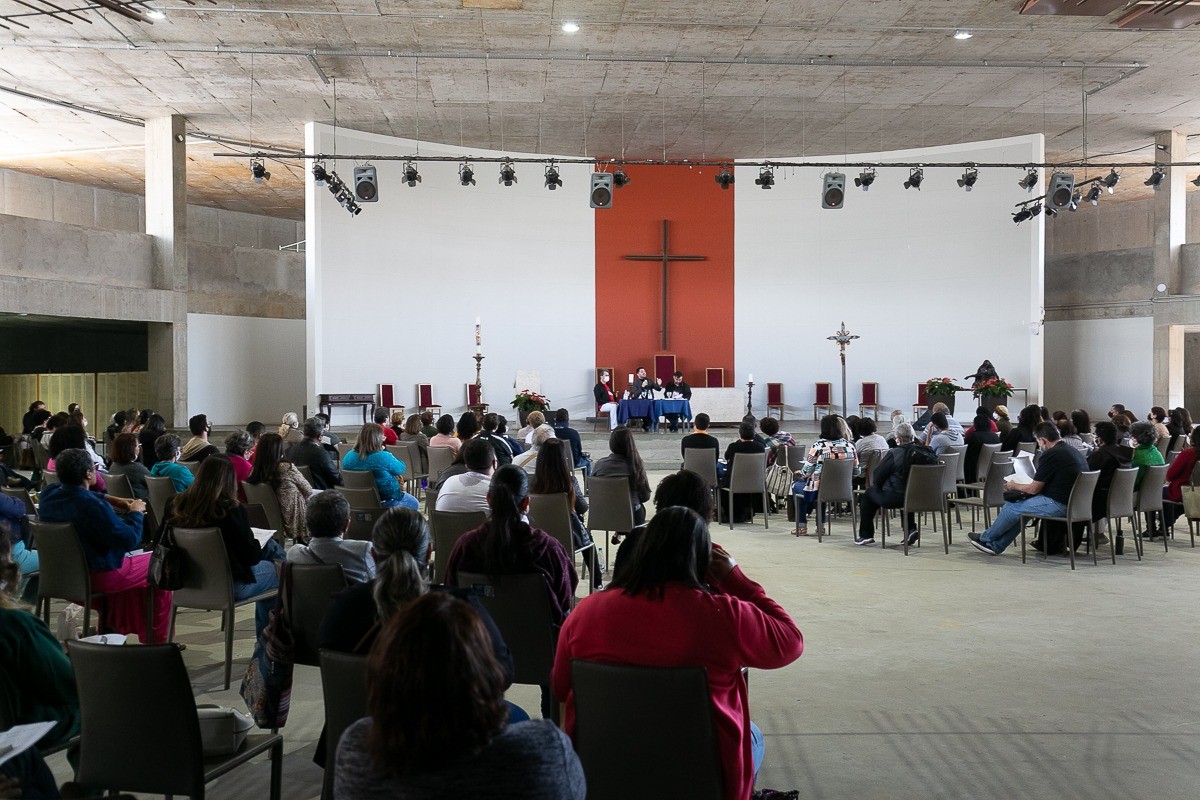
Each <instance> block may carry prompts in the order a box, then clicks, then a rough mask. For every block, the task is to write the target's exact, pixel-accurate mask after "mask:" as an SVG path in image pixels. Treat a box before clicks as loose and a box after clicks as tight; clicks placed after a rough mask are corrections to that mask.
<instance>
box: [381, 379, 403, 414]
mask: <svg viewBox="0 0 1200 800" xmlns="http://www.w3.org/2000/svg"><path fill="white" fill-rule="evenodd" d="M378 406H379V407H380V408H386V409H387V410H388V414H389V415H391V414H394V413H396V412H397V411H399V412H400V413H401V414H403V413H404V403H399V402H397V401H396V387H395V386H393V385H392V384H390V383H381V384H379V402H378Z"/></svg>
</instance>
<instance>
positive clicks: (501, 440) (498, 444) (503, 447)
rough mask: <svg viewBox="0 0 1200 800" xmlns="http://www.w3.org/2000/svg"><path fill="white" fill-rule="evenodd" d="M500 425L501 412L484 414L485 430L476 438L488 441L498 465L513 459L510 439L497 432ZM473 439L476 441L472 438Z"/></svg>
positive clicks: (508, 462)
mask: <svg viewBox="0 0 1200 800" xmlns="http://www.w3.org/2000/svg"><path fill="white" fill-rule="evenodd" d="M499 425H500V415H499V414H484V415H483V430H482V431H480V432H479V435H478V436H476V437H475V439H479V440H480V441H483V442H486V443H487V444H488V446H489V447H491V448H492V451H493V455H495V457H496V464H497V466H501V467H502V466H504V465H505V464H511V463H512V460H513V451H512V447H511V446H509V444H508V439H507V438H506V437H504V436H501V435H499V434H498V433H496V428H497V427H499ZM471 441H475V440H474V439H472V440H471Z"/></svg>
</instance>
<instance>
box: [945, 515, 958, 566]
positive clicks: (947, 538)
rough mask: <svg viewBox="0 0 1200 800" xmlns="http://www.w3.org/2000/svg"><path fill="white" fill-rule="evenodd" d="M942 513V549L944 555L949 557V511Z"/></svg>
mask: <svg viewBox="0 0 1200 800" xmlns="http://www.w3.org/2000/svg"><path fill="white" fill-rule="evenodd" d="M942 513H944V514H945V515H946V524H945V525H943V526H942V549H944V550H945V551H946V555H950V510H949V509H947V510H945V511H943V512H942ZM960 522H961V520H960Z"/></svg>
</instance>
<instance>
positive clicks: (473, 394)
mask: <svg viewBox="0 0 1200 800" xmlns="http://www.w3.org/2000/svg"><path fill="white" fill-rule="evenodd" d="M481 394H482V392H480V391H479V387H478V386H476V385H475V384H473V383H468V384H467V408H470V409H473V410H474V411H475V412H476V413H481V414H486V413H487V409H488V404H487V403H481V402H479V401H480V395H481Z"/></svg>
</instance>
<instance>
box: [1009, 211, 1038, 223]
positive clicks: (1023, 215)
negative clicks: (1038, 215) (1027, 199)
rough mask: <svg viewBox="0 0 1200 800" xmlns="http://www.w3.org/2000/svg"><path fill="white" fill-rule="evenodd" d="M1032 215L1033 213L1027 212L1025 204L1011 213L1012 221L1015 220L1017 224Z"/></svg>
mask: <svg viewBox="0 0 1200 800" xmlns="http://www.w3.org/2000/svg"><path fill="white" fill-rule="evenodd" d="M1032 217H1033V214H1031V213H1030V212H1029V209H1028V208H1026V207H1025V206H1021V210H1020V211H1018V212H1017V213H1015V214H1013V215H1012V218H1013V222H1015V223H1016V224H1018V225H1020V224H1021V223H1022V222H1024V221H1025V220H1027V219H1031V218H1032Z"/></svg>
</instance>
